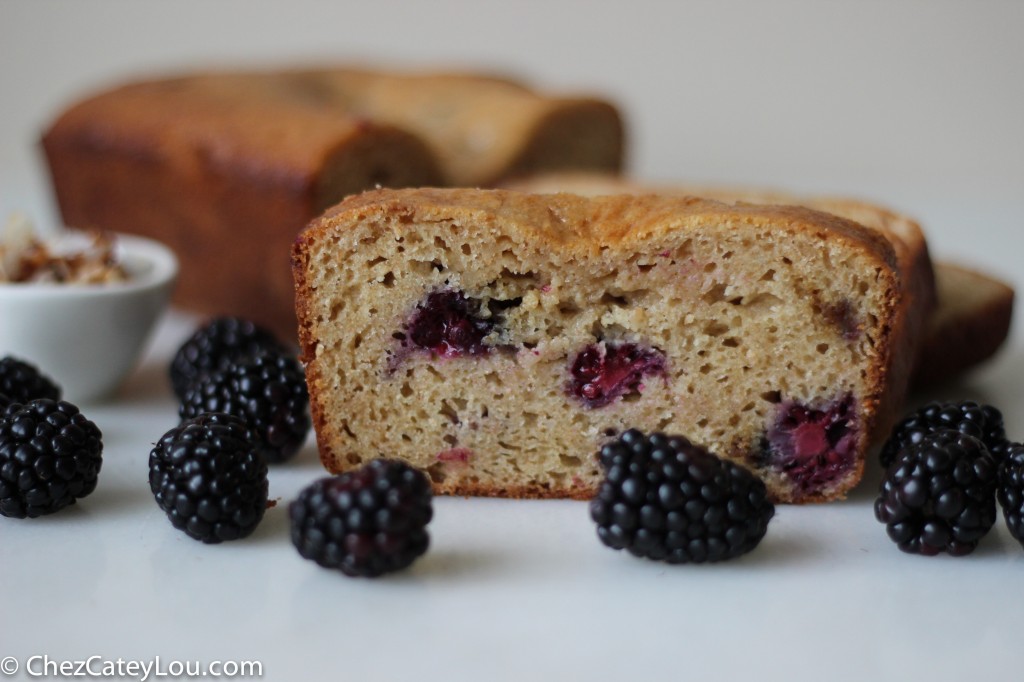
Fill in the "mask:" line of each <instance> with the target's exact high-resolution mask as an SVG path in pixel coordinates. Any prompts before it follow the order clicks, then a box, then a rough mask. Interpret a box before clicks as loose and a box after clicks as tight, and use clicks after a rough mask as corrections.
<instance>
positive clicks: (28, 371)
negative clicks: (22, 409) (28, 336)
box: [0, 355, 61, 403]
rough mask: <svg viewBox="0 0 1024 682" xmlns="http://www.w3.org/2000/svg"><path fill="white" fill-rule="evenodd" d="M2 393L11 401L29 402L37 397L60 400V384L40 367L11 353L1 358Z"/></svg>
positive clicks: (0, 381)
mask: <svg viewBox="0 0 1024 682" xmlns="http://www.w3.org/2000/svg"><path fill="white" fill-rule="evenodd" d="M0 393H2V394H3V395H6V396H7V398H8V400H9V401H10V402H14V403H27V402H29V401H30V400H35V399H37V398H46V399H47V400H60V396H61V389H60V386H58V385H57V384H55V383H53V380H52V379H50V378H49V377H47V376H45V375H44V374H42V373H41V372H40V371H39V369H38V368H36V367H35V366H34V365H31V364H29V363H27V362H25V361H24V360H19V359H17V358H14V357H11V356H10V355H8V356H6V357H4V358H3V359H0Z"/></svg>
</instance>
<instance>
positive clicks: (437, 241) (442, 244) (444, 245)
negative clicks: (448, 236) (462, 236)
mask: <svg viewBox="0 0 1024 682" xmlns="http://www.w3.org/2000/svg"><path fill="white" fill-rule="evenodd" d="M434 246H436V247H437V248H439V249H442V250H444V251H447V250H448V242H446V241H445V240H444V239H442V238H441V237H434Z"/></svg>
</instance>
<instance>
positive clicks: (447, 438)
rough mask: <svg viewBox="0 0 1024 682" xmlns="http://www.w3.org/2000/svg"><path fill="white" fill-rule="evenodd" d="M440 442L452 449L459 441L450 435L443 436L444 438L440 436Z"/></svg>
mask: <svg viewBox="0 0 1024 682" xmlns="http://www.w3.org/2000/svg"><path fill="white" fill-rule="evenodd" d="M441 440H443V441H444V442H445V443H448V445H451V446H452V447H454V446H456V445H458V444H459V439H458V438H456V437H455V436H453V435H452V434H450V433H448V434H445V435H444V436H442V437H441Z"/></svg>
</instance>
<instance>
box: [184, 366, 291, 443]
mask: <svg viewBox="0 0 1024 682" xmlns="http://www.w3.org/2000/svg"><path fill="white" fill-rule="evenodd" d="M204 412H227V413H228V414H233V415H235V416H237V417H241V418H242V419H244V420H245V421H246V422H248V423H249V425H250V426H252V427H253V429H255V430H256V432H257V433H258V434H259V435H260V437H261V438H262V439H263V441H264V442H265V443H266V445H267V450H266V454H267V459H268V461H269V462H271V463H276V462H283V461H285V460H287V459H290V458H291V457H292V456H294V455H295V453H296V452H298V451H299V448H301V447H302V444H303V443H304V442H305V440H306V434H308V433H309V428H310V418H309V393H308V392H307V391H306V376H305V374H304V373H303V370H302V365H300V364H299V362H298V360H296V359H295V358H294V357H292V356H290V355H286V354H283V353H277V352H273V351H267V350H264V351H261V352H259V353H257V354H256V355H252V356H249V357H246V358H243V359H241V360H238V361H236V362H234V363H231V364H229V365H228V366H227V367H225V368H224V369H221V370H218V371H215V372H213V373H211V374H207V375H206V376H204V377H202V378H200V379H199V380H198V381H197V382H196V383H195V384H193V385H192V386H191V387H190V388H189V389H188V390H187V391H185V395H184V397H183V398H182V402H181V406H180V408H179V414H180V415H181V418H182V419H190V418H192V417H196V416H198V415H200V414H202V413H204Z"/></svg>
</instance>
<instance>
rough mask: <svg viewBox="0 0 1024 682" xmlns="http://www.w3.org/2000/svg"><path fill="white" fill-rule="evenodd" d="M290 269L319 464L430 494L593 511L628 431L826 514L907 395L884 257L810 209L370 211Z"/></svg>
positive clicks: (889, 268)
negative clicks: (685, 442)
mask: <svg viewBox="0 0 1024 682" xmlns="http://www.w3.org/2000/svg"><path fill="white" fill-rule="evenodd" d="M293 268H294V275H295V280H296V307H297V311H298V318H299V337H300V344H301V348H302V353H303V360H304V362H305V363H306V376H307V383H308V386H309V393H310V401H311V406H312V413H313V420H314V426H315V428H316V432H317V439H318V443H319V446H320V453H321V457H322V459H323V461H324V464H325V465H326V466H327V468H328V469H330V470H331V471H334V472H338V471H344V470H347V469H350V468H353V467H356V466H358V465H360V464H361V463H363V462H365V461H368V460H370V459H373V458H376V457H380V456H382V455H386V456H388V457H396V458H399V459H403V460H405V461H407V462H409V463H411V464H413V465H414V466H417V467H419V468H421V469H424V470H426V471H427V472H428V473H429V474H430V476H431V478H432V480H433V482H434V485H435V488H436V490H437V491H438V492H447V493H456V494H468V495H504V496H511V497H574V498H588V497H589V496H591V495H592V494H593V492H594V490H595V489H596V486H597V484H598V481H599V478H600V473H599V465H598V462H597V459H596V457H595V453H596V452H597V450H598V449H599V447H600V446H601V445H602V444H603V443H604V442H606V441H607V440H609V439H611V438H613V437H614V436H615V435H616V434H618V433H620V432H622V431H624V430H626V429H628V428H631V427H635V428H638V429H641V430H645V431H655V430H658V431H665V432H675V433H681V434H685V435H686V436H687V437H688V438H690V439H691V440H692V441H694V442H696V443H699V444H701V445H704V446H706V447H708V448H709V449H711V450H712V451H713V452H715V453H716V454H719V455H721V456H723V457H726V458H728V459H731V460H733V461H736V462H738V463H740V464H742V465H743V466H745V467H747V468H749V469H751V470H752V471H754V472H755V473H756V474H757V475H758V476H760V477H761V478H762V479H763V480H764V481H765V482H766V484H767V486H768V489H769V491H770V495H771V497H772V499H774V500H776V501H781V502H811V501H824V500H831V499H835V498H839V497H842V496H843V495H844V494H845V493H846V491H848V490H849V489H850V488H851V487H852V486H853V485H854V484H856V483H857V481H858V480H859V479H860V476H861V473H862V469H863V462H864V453H865V450H866V449H867V447H868V445H869V443H870V442H871V440H872V438H873V436H874V435H875V433H874V431H875V429H876V427H878V426H879V425H880V424H882V423H887V421H888V419H887V415H882V414H880V412H879V410H880V409H884V407H883V406H884V405H887V404H889V403H888V401H887V396H888V395H889V394H890V393H891V392H894V391H895V392H902V388H903V386H904V385H905V382H906V372H905V369H906V368H903V367H901V366H900V365H899V364H898V363H893V359H894V358H893V352H892V350H893V348H894V347H897V346H899V345H900V343H901V339H899V338H897V335H903V334H906V333H907V332H906V330H907V325H906V324H905V323H904V320H903V319H902V318H903V317H904V316H905V314H906V307H905V306H904V305H903V301H902V295H903V292H902V283H901V280H900V270H899V268H898V267H897V265H896V257H895V253H894V250H893V247H892V245H891V244H890V242H889V241H888V240H886V239H885V238H883V237H881V236H880V235H879V234H878V233H877V232H875V231H873V230H869V229H867V228H865V227H863V226H861V225H859V224H857V223H854V222H852V221H848V220H844V219H842V218H838V217H836V216H833V215H830V214H826V213H821V212H817V211H812V210H809V209H805V208H798V207H777V206H753V205H728V204H724V203H719V202H715V201H709V200H701V199H695V198H683V197H664V196H660V197H659V196H628V195H622V196H613V197H598V198H592V199H588V198H584V197H580V196H575V195H567V194H559V195H532V194H526V193H520V192H513V191H504V190H469V189H452V190H430V189H420V190H381V191H373V192H367V193H365V194H362V195H358V196H353V197H350V198H348V199H346V200H345V201H344V202H342V203H341V204H339V205H338V206H336V207H334V208H332V209H330V210H329V211H328V212H327V213H326V214H325V215H324V216H322V217H320V218H318V219H317V220H315V221H314V222H313V223H312V224H311V226H310V227H309V228H308V229H307V230H306V231H305V232H303V233H302V234H301V236H300V237H299V239H298V240H297V241H296V244H295V248H294V251H293Z"/></svg>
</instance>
